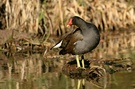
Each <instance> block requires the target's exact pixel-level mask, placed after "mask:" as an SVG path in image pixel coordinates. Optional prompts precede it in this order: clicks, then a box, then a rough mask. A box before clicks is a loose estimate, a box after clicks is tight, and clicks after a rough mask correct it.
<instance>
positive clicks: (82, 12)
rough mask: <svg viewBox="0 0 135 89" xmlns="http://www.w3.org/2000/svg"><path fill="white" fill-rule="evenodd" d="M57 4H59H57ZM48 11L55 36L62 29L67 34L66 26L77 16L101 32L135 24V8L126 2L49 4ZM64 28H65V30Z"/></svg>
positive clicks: (75, 0)
mask: <svg viewBox="0 0 135 89" xmlns="http://www.w3.org/2000/svg"><path fill="white" fill-rule="evenodd" d="M56 2H59V3H58V4H56ZM47 11H48V12H49V16H50V17H51V20H52V23H53V30H54V31H53V34H56V33H57V30H60V28H59V26H60V27H61V29H62V31H63V32H62V33H65V32H66V28H65V26H66V24H67V22H68V20H69V18H70V17H71V16H74V15H77V16H80V17H82V18H84V19H85V20H87V21H91V22H92V23H95V24H96V25H97V26H98V27H100V29H101V30H108V29H113V30H114V29H119V28H121V27H124V28H126V27H128V25H134V24H135V8H134V5H133V4H129V3H128V2H126V1H125V0H121V1H118V0H113V1H104V0H94V1H88V0H86V1H81V2H80V0H73V1H69V0H67V1H63V0H56V1H50V2H47ZM63 27H64V28H63ZM48 28H50V27H48Z"/></svg>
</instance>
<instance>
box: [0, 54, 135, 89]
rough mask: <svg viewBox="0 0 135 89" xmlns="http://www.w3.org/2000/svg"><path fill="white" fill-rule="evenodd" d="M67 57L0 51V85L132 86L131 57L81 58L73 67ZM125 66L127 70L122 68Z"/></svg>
mask: <svg viewBox="0 0 135 89" xmlns="http://www.w3.org/2000/svg"><path fill="white" fill-rule="evenodd" d="M69 59H70V58H69V57H66V58H60V57H55V58H52V57H50V58H46V57H43V54H41V53H35V54H24V53H17V54H14V55H13V56H6V55H5V54H3V53H0V89H124V88H125V87H126V88H125V89H128V88H134V87H135V77H134V74H135V72H134V63H133V62H132V61H133V60H132V59H131V58H128V59H127V60H126V59H124V60H114V61H111V60H106V61H103V60H101V61H100V60H95V61H89V60H85V64H86V69H85V70H83V69H76V65H75V64H76V63H75V62H76V61H74V58H73V60H71V61H70V60H69ZM67 61H68V62H67ZM71 64H72V66H71ZM92 64H94V65H95V66H92ZM69 65H70V66H69ZM89 65H91V67H90V66H89ZM127 69H128V71H125V70H127ZM129 69H130V70H129ZM112 71H114V72H112ZM122 71H124V72H122Z"/></svg>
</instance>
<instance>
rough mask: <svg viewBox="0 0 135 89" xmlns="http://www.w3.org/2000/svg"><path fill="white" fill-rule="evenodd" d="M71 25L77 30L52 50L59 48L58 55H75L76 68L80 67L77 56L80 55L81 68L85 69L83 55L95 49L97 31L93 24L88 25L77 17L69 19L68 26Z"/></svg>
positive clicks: (97, 37) (97, 39) (98, 36)
mask: <svg viewBox="0 0 135 89" xmlns="http://www.w3.org/2000/svg"><path fill="white" fill-rule="evenodd" d="M71 25H76V26H77V27H78V28H77V29H75V30H74V31H72V32H70V33H69V34H68V35H66V36H65V37H64V38H62V39H61V40H60V41H59V42H58V43H57V44H56V45H54V46H53V47H52V48H61V49H62V50H61V51H60V52H59V54H62V55H64V54H67V53H68V54H72V55H76V61H77V67H81V65H80V61H79V55H81V58H82V59H81V60H82V61H81V62H82V68H85V65H84V56H83V54H85V53H87V52H90V51H92V50H93V49H94V48H96V47H97V45H98V44H99V41H100V34H99V30H98V29H97V27H96V26H95V25H94V24H92V23H88V22H86V21H84V20H83V19H81V18H80V17H78V16H74V17H71V18H70V20H69V23H68V26H71Z"/></svg>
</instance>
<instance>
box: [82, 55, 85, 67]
mask: <svg viewBox="0 0 135 89" xmlns="http://www.w3.org/2000/svg"><path fill="white" fill-rule="evenodd" d="M81 60H82V68H85V64H84V56H83V55H82V57H81Z"/></svg>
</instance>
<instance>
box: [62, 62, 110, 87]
mask: <svg viewBox="0 0 135 89" xmlns="http://www.w3.org/2000/svg"><path fill="white" fill-rule="evenodd" d="M74 62H75V61H74V60H73V61H70V62H68V63H67V64H65V65H64V66H63V73H64V74H65V75H67V76H68V77H70V78H72V79H77V89H85V83H86V82H89V83H91V84H92V85H94V86H96V87H99V88H103V89H106V86H107V85H106V84H107V75H106V70H105V69H104V68H102V67H99V66H92V67H89V66H88V65H89V62H88V60H85V65H86V66H87V68H86V69H82V68H76V63H74Z"/></svg>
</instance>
